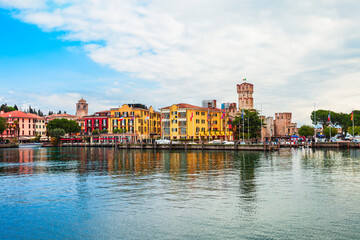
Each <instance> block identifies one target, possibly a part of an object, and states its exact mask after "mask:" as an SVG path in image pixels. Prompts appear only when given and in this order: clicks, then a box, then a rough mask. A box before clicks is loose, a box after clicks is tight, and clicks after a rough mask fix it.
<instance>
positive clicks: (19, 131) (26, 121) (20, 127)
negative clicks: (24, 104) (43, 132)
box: [0, 111, 37, 140]
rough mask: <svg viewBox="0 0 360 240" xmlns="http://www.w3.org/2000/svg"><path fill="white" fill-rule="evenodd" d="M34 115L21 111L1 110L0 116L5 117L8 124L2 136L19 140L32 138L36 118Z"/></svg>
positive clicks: (34, 131)
mask: <svg viewBox="0 0 360 240" xmlns="http://www.w3.org/2000/svg"><path fill="white" fill-rule="evenodd" d="M34 115H35V114H28V113H24V112H21V111H12V112H6V113H4V112H1V113H0V117H2V118H5V119H6V121H7V122H8V124H9V127H8V129H7V130H5V131H4V132H3V133H2V137H4V138H19V140H28V139H30V138H34V137H35V133H36V119H37V116H36V115H35V116H36V117H35V116H34Z"/></svg>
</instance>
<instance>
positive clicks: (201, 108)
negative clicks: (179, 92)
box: [160, 103, 223, 112]
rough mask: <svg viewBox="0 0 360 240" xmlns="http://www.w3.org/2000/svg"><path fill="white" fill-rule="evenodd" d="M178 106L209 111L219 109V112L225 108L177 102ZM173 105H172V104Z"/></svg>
mask: <svg viewBox="0 0 360 240" xmlns="http://www.w3.org/2000/svg"><path fill="white" fill-rule="evenodd" d="M175 105H176V106H177V107H178V108H190V109H198V110H205V111H207V110H209V111H219V112H222V111H223V110H221V109H219V108H204V107H199V106H195V105H191V104H188V103H178V104H175ZM171 106H172V105H171ZM171 106H167V107H163V108H160V110H161V109H169V108H170V107H171Z"/></svg>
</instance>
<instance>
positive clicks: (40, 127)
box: [28, 113, 46, 137]
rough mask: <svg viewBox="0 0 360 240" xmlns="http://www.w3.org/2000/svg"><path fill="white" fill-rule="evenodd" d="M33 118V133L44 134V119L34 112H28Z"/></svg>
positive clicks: (41, 135) (43, 135)
mask: <svg viewBox="0 0 360 240" xmlns="http://www.w3.org/2000/svg"><path fill="white" fill-rule="evenodd" d="M28 114H29V115H31V116H33V117H34V118H35V135H38V136H40V137H45V136H46V119H45V118H44V117H40V116H38V115H36V114H32V113H28Z"/></svg>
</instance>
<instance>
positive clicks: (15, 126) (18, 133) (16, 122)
mask: <svg viewBox="0 0 360 240" xmlns="http://www.w3.org/2000/svg"><path fill="white" fill-rule="evenodd" d="M13 128H14V131H15V133H16V132H17V138H18V140H19V135H20V128H19V121H18V120H14V123H13Z"/></svg>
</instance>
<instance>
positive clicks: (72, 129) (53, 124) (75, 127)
mask: <svg viewBox="0 0 360 240" xmlns="http://www.w3.org/2000/svg"><path fill="white" fill-rule="evenodd" d="M56 128H61V129H63V130H64V131H65V133H68V134H72V133H78V132H80V130H81V127H80V125H79V124H78V123H77V122H76V121H74V120H67V119H65V118H61V119H54V120H51V121H50V122H49V123H48V125H47V129H49V131H51V130H52V129H56Z"/></svg>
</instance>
